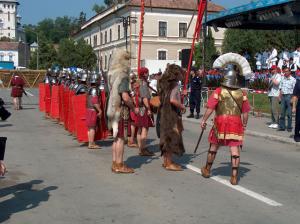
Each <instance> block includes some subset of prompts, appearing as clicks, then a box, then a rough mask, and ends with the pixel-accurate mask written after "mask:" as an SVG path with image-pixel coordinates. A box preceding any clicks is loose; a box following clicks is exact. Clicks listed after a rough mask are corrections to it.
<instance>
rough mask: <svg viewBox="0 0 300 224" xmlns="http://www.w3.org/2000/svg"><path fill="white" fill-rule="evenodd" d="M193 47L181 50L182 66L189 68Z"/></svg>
mask: <svg viewBox="0 0 300 224" xmlns="http://www.w3.org/2000/svg"><path fill="white" fill-rule="evenodd" d="M190 54H191V49H182V50H181V67H182V68H187V67H188V65H189V60H190Z"/></svg>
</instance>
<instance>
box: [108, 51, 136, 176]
mask: <svg viewBox="0 0 300 224" xmlns="http://www.w3.org/2000/svg"><path fill="white" fill-rule="evenodd" d="M129 72H130V54H129V53H128V52H127V51H124V50H121V49H120V50H116V51H115V52H114V54H113V56H112V62H111V66H110V68H109V72H108V86H109V91H110V94H109V101H108V106H107V118H108V127H109V129H110V130H111V129H112V130H113V137H114V143H113V146H112V154H113V155H112V160H113V161H112V172H114V173H126V174H127V173H134V170H133V169H132V168H129V167H128V166H127V165H125V164H124V162H123V154H124V138H125V130H126V129H127V128H128V127H129V125H130V115H129V111H130V110H132V111H134V112H135V113H136V114H138V112H139V109H138V108H136V107H135V105H134V103H133V101H132V99H131V97H130V87H129V85H130V82H129Z"/></svg>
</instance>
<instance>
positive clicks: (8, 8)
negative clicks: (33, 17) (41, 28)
mask: <svg viewBox="0 0 300 224" xmlns="http://www.w3.org/2000/svg"><path fill="white" fill-rule="evenodd" d="M18 6H19V2H18V1H16V0H6V1H1V0H0V38H3V37H7V38H10V39H13V40H15V41H24V42H25V33H24V31H23V29H22V27H21V17H20V15H19V14H18Z"/></svg>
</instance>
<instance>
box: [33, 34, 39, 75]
mask: <svg viewBox="0 0 300 224" xmlns="http://www.w3.org/2000/svg"><path fill="white" fill-rule="evenodd" d="M31 32H32V33H34V34H35V35H36V42H37V43H36V44H37V48H36V70H39V48H40V45H39V34H38V33H37V32H34V31H31Z"/></svg>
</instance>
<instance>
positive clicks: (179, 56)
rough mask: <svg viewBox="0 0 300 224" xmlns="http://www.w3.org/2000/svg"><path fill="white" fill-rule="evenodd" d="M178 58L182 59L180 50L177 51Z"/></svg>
mask: <svg viewBox="0 0 300 224" xmlns="http://www.w3.org/2000/svg"><path fill="white" fill-rule="evenodd" d="M178 60H180V61H181V60H182V51H179V52H178Z"/></svg>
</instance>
